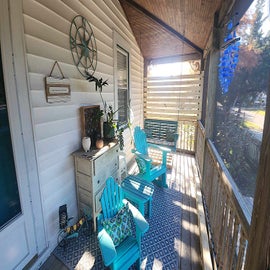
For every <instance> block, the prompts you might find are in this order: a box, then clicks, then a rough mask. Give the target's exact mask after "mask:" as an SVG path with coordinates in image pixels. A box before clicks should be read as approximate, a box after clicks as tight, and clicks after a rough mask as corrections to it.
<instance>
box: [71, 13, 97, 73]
mask: <svg viewBox="0 0 270 270" xmlns="http://www.w3.org/2000/svg"><path fill="white" fill-rule="evenodd" d="M69 42H70V50H71V53H72V58H73V61H74V64H75V65H76V67H77V69H78V70H79V72H80V73H81V74H82V76H84V77H87V75H86V74H87V73H88V74H91V75H93V74H94V73H95V70H96V66H97V45H96V39H95V36H94V33H93V30H92V27H91V25H90V24H89V22H88V21H87V20H86V19H85V18H84V17H83V16H81V15H77V16H75V17H74V18H73V20H72V22H71V25H70V31H69Z"/></svg>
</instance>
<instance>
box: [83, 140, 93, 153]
mask: <svg viewBox="0 0 270 270" xmlns="http://www.w3.org/2000/svg"><path fill="white" fill-rule="evenodd" d="M82 147H83V150H84V151H85V152H88V151H89V150H90V147H91V139H90V137H83V138H82Z"/></svg>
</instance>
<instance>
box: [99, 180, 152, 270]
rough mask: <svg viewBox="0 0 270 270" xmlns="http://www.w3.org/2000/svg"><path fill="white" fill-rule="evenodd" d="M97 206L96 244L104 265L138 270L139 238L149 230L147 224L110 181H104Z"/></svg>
mask: <svg viewBox="0 0 270 270" xmlns="http://www.w3.org/2000/svg"><path fill="white" fill-rule="evenodd" d="M100 202H101V207H102V213H101V214H100V215H99V216H98V229H99V233H98V242H99V247H100V250H101V254H102V258H103V262H104V265H105V266H109V267H110V268H111V269H114V270H115V269H121V270H125V269H128V268H129V267H130V266H131V265H133V264H134V263H135V262H136V266H137V269H140V264H141V248H140V247H141V237H142V235H143V233H145V232H146V231H147V230H148V228H149V224H148V222H147V221H146V220H145V218H144V217H143V216H142V214H141V213H140V212H139V210H138V209H137V208H135V207H134V206H133V205H132V204H131V203H129V202H128V201H127V200H125V199H123V191H122V188H121V187H120V186H119V185H118V184H117V183H116V182H115V180H114V179H113V178H112V177H110V178H108V179H107V181H106V186H105V188H104V190H103V193H102V196H101V199H100ZM131 219H133V221H132V220H131ZM132 222H134V224H135V227H136V232H134V233H131V231H132V229H131V228H132Z"/></svg>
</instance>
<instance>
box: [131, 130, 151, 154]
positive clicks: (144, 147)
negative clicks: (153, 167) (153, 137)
mask: <svg viewBox="0 0 270 270" xmlns="http://www.w3.org/2000/svg"><path fill="white" fill-rule="evenodd" d="M134 144H135V148H136V150H137V151H138V152H140V153H142V154H143V155H148V144H147V141H146V134H145V132H144V131H143V130H142V129H141V128H140V127H139V126H137V127H135V129H134Z"/></svg>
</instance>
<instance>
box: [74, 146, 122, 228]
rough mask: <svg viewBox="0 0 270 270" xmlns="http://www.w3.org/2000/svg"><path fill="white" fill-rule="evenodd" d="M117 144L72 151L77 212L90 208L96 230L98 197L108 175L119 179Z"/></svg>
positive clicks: (99, 205) (99, 208) (99, 207)
mask: <svg viewBox="0 0 270 270" xmlns="http://www.w3.org/2000/svg"><path fill="white" fill-rule="evenodd" d="M118 153H119V144H118V143H114V142H113V143H109V144H108V145H106V146H104V147H103V148H102V149H100V150H90V151H89V152H83V151H82V150H80V151H76V152H74V153H73V156H74V159H75V173H76V189H77V203H78V213H79V215H80V214H82V211H83V210H84V209H91V211H92V218H93V222H94V230H95V231H96V227H97V224H96V217H97V216H98V214H99V213H100V212H101V204H100V197H101V195H102V191H103V188H104V186H105V182H106V180H107V178H108V177H109V176H112V177H113V178H114V179H115V180H116V181H117V182H118V181H119V179H118V178H119V173H118V170H119V158H118Z"/></svg>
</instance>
